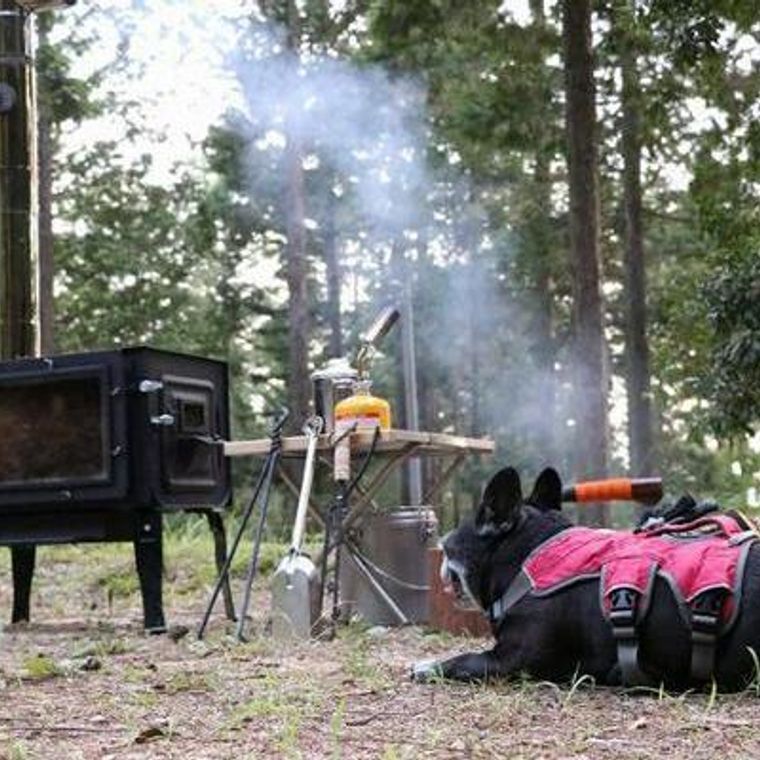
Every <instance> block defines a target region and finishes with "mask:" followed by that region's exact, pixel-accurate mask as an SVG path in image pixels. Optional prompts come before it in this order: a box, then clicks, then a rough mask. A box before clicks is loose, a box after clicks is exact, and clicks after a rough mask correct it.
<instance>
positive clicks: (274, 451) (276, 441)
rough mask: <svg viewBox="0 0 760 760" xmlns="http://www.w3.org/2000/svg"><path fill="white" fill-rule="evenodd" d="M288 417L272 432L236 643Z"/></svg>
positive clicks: (249, 600)
mask: <svg viewBox="0 0 760 760" xmlns="http://www.w3.org/2000/svg"><path fill="white" fill-rule="evenodd" d="M287 417H288V412H287V410H284V413H283V414H281V415H280V417H279V418H278V420H277V421H276V423H275V425H274V428H273V430H272V448H271V450H270V455H271V456H270V463H269V468H268V469H267V472H266V477H265V481H264V486H263V488H262V491H263V493H264V498H263V501H262V504H261V512H260V514H259V524H258V526H257V528H256V537H255V539H254V542H253V551H252V553H251V560H250V562H249V563H248V572H247V574H246V579H245V586H244V591H243V603H242V605H241V608H240V615H239V616H238V621H237V628H236V629H235V638H236V639H237V640H238V641H245V637H244V636H243V629H244V628H245V618H246V615H247V614H248V606H249V604H250V603H251V590H252V587H253V581H254V580H255V578H256V571H257V570H258V565H259V552H260V550H261V540H262V538H263V536H264V528H265V526H266V521H267V512H268V511H269V494H270V492H271V490H272V480H273V478H274V473H275V470H276V469H277V464H278V463H279V461H280V454H281V453H282V427H283V425H284V424H285V420H286V419H287Z"/></svg>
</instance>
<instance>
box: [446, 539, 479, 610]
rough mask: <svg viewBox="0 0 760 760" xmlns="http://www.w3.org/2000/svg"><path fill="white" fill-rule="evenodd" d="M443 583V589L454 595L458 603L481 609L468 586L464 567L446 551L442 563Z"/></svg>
mask: <svg viewBox="0 0 760 760" xmlns="http://www.w3.org/2000/svg"><path fill="white" fill-rule="evenodd" d="M441 582H442V583H443V588H444V589H445V590H446V591H448V592H450V593H452V594H453V595H454V596H455V597H456V600H457V601H458V602H461V603H464V604H466V605H468V606H470V605H473V604H474V605H475V606H476V607H478V608H479V607H480V604H479V603H478V601H477V599H476V598H475V597H474V595H473V594H472V592H471V591H470V588H469V586H468V585H467V579H466V574H465V569H464V567H463V565H461V564H460V563H459V562H457V561H456V560H454V559H450V558H449V557H447V556H446V552H445V551H444V553H443V562H442V563H441Z"/></svg>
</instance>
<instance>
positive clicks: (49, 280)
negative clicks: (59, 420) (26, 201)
mask: <svg viewBox="0 0 760 760" xmlns="http://www.w3.org/2000/svg"><path fill="white" fill-rule="evenodd" d="M37 29H38V37H37V39H38V46H39V47H42V46H43V45H46V44H47V41H48V25H47V24H46V23H40V22H39V19H38V24H37ZM46 100H47V99H46V98H45V97H44V93H43V97H41V98H40V99H39V106H38V111H37V176H38V182H39V185H38V187H39V194H38V199H39V204H38V247H39V248H38V259H37V261H38V267H39V274H38V292H37V318H38V324H39V330H40V333H39V346H40V353H41V354H42V355H43V356H48V355H49V354H52V353H54V351H55V326H54V323H55V311H54V299H53V278H54V276H55V263H54V260H53V141H52V135H51V123H50V109H49V108H48V107H47V104H46Z"/></svg>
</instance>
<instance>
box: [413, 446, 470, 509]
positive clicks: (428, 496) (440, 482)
mask: <svg viewBox="0 0 760 760" xmlns="http://www.w3.org/2000/svg"><path fill="white" fill-rule="evenodd" d="M465 458H466V455H465V454H460V455H459V456H458V457H456V458H455V459H454V461H453V462H452V463H451V464H450V465H449V466H448V467H447V468H446V469H445V470H444V471H443V472H442V473H441V474H440V475H439V476H438V479H437V480H436V481H435V482H434V483H431V485H430V488H428V490H427V492H426V493H425V495H424V496H423V497H422V503H423V504H430V503H431V502H432V500H433V497H434V496H435V495H436V494H437V493H438V492H439V491H440V490H441V489H442V488H443V487H444V486H445V485H446V483H447V482H448V481H449V480H450V479H451V476H452V475H453V474H454V473H455V472H456V471H457V470H458V469H459V467H460V466H461V464H462V463H463V462H464V460H465Z"/></svg>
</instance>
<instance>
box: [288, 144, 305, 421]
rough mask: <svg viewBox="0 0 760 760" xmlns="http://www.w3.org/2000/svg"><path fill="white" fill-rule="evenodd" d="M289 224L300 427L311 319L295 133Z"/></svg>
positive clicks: (292, 369)
mask: <svg viewBox="0 0 760 760" xmlns="http://www.w3.org/2000/svg"><path fill="white" fill-rule="evenodd" d="M285 171H286V182H287V186H286V192H285V205H286V225H287V238H288V242H287V245H286V247H285V253H286V268H285V279H286V281H287V283H288V294H289V304H288V406H289V408H290V423H289V427H290V428H291V429H292V430H298V429H300V427H301V425H302V424H303V421H304V419H305V417H306V416H307V414H308V410H309V400H310V398H311V389H310V386H309V336H310V334H311V319H310V315H309V295H308V288H307V280H308V262H307V260H306V229H305V227H304V214H305V210H304V183H303V168H302V165H301V148H300V145H299V144H298V142H297V140H296V139H295V137H294V136H293V135H290V136H289V138H288V147H287V153H286V156H285Z"/></svg>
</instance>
